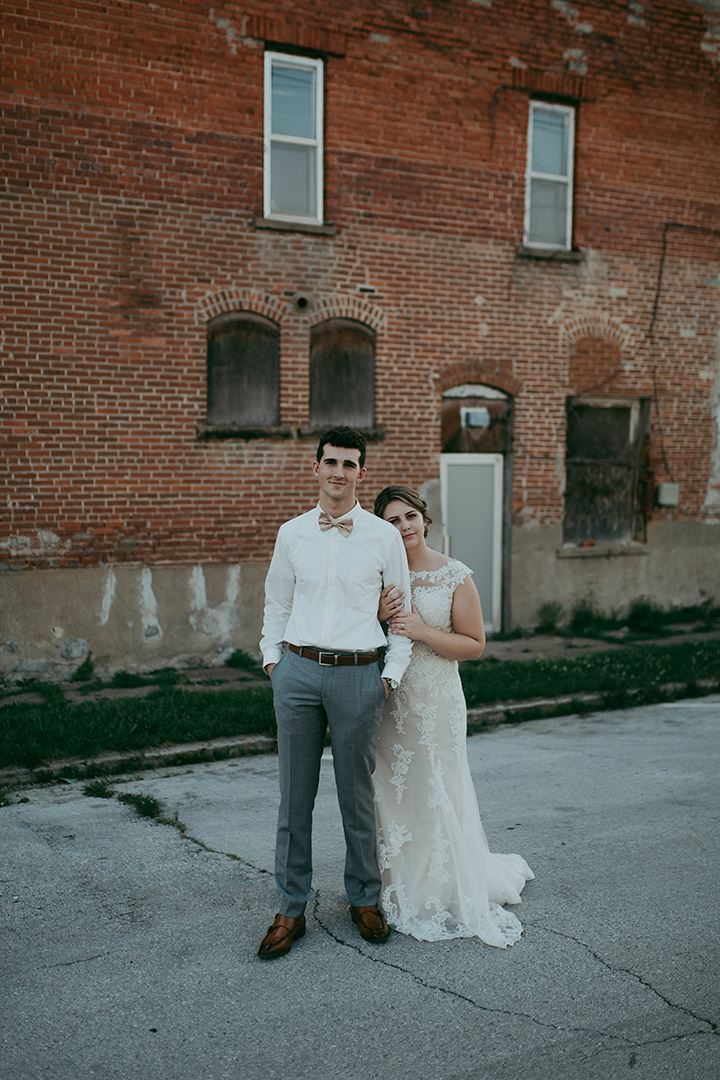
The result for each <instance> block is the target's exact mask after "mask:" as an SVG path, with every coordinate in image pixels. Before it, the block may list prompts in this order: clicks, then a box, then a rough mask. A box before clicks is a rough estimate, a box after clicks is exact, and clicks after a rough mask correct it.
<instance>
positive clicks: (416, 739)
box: [375, 559, 534, 947]
mask: <svg viewBox="0 0 720 1080" xmlns="http://www.w3.org/2000/svg"><path fill="white" fill-rule="evenodd" d="M470 573H471V571H470V569H469V568H468V567H467V566H465V565H464V564H463V563H460V562H458V561H457V560H454V559H451V560H450V561H449V562H447V563H445V564H444V565H443V566H441V567H440V568H439V569H437V570H432V571H427V572H425V571H423V572H411V574H410V580H411V585H412V599H413V603H414V604H415V606H416V607H417V609H418V611H419V612H420V614H421V616H422V618H423V619H424V620H425V622H426V623H427V624H428V625H429V626H433V627H435V628H436V629H438V630H446V631H449V630H452V602H453V595H454V593H455V589H456V588H457V587H458V585H460V584H461V583H462V582H463V581H464V580H465V579H466V578H467V577H468V575H469V574H470ZM466 734H467V710H466V707H465V698H464V696H463V692H462V685H461V683H460V675H459V672H458V665H457V663H456V662H455V661H453V660H446V659H444V658H443V657H441V656H438V655H437V653H434V652H433V651H432V649H430V648H429V647H428V646H427V645H425V644H423V643H422V642H415V644H414V645H413V653H412V660H411V661H410V666H409V667H408V669H407V671H406V673H405V675H404V677H403V680H402V682H401V683H400V686H399V688H398V690H397V691H396V692H395V693H394V694H392V695H391V697H390V699H389V700H388V702H387V703H386V706H385V716H384V720H383V724H382V727H381V731H380V737H379V740H378V747H377V757H376V770H375V807H376V815H377V822H378V838H379V844H378V854H379V860H380V870H381V872H382V881H383V887H382V894H381V903H382V906H383V908H384V909H385V914H386V916H387V918H388V921H389V922H390V924H391V925H392V926H394V927H395V928H396V929H397V930H399V931H400V932H401V933H405V934H410V935H412V936H413V937H416V938H418V939H420V940H421V941H442V940H447V939H450V938H456V937H479V938H481V939H482V940H483V941H486V942H487V943H488V944H490V945H497V946H499V947H505V946H508V945H512V944H513V942H515V941H517V939H518V938H519V937H520V934H521V933H522V927H521V925H520V922H519V921H518V919H517V917H516V916H515V915H514V914H513V913H512V912H510V911H506V910H505V908H503V907H502V905H503V904H517V903H519V902H520V893H521V891H522V889H523V886H524V885H525V882H526V881H528V880H529V879H530V878H532V877H533V876H534V875H533V873H532V870H531V869H530V867H529V866H528V865H527V863H526V862H525V860H524V859H523V858H522V857H521V856H520V855H502V854H496V853H493V852H491V851H490V849H489V848H488V844H487V840H486V838H485V833H484V830H483V827H482V822H481V820H480V813H479V810H478V805H477V798H476V795H475V788H474V785H473V781H472V777H471V775H470V769H469V767H468V763H467V745H466Z"/></svg>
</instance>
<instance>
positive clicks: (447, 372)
mask: <svg viewBox="0 0 720 1080" xmlns="http://www.w3.org/2000/svg"><path fill="white" fill-rule="evenodd" d="M434 377H435V389H436V390H437V392H438V394H439V395H442V394H444V393H445V391H446V390H452V388H453V387H454V386H465V385H466V384H474V385H477V384H482V385H484V386H491V387H494V389H496V390H502V392H503V393H504V394H509V395H510V396H511V397H517V395H518V394H519V392H520V390H521V388H522V383H521V382H520V380H519V379H516V378H515V377H514V376H513V375H511V374H510V373H509V372H506V371H502V370H501V371H498V370H497V369H496V368H495V367H492V368H491V367H489V366H488V365H486V364H483V363H482V361H480V360H472V359H470V360H463V361H461V362H460V363H457V364H451V365H450V367H447V368H443V370H442V371H439V372H435V375H434Z"/></svg>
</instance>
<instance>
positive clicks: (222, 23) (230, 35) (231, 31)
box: [208, 8, 239, 56]
mask: <svg viewBox="0 0 720 1080" xmlns="http://www.w3.org/2000/svg"><path fill="white" fill-rule="evenodd" d="M208 18H209V19H210V21H211V22H212V23H213V25H214V26H216V27H217V28H218V30H222V32H223V33H224V34H225V40H226V41H227V43H228V45H229V46H230V52H231V53H232V54H233V56H237V39H238V37H239V35H238V32H237V30H236V29H235V27H234V26H233V24H232V23H231V22H230V20H229V19H223V18H221V17H220V16H219V15H217V14H216V12H215V9H214V8H210V11H209V12H208Z"/></svg>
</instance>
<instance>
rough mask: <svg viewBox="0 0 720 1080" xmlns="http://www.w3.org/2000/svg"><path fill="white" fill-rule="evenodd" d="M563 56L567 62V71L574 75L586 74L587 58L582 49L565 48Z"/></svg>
mask: <svg viewBox="0 0 720 1080" xmlns="http://www.w3.org/2000/svg"><path fill="white" fill-rule="evenodd" d="M563 57H564V59H565V62H566V63H567V68H568V71H572V72H574V73H575V74H576V75H587V73H588V66H587V60H586V58H585V53H584V52H583V51H582V49H566V50H565V52H564V53H563Z"/></svg>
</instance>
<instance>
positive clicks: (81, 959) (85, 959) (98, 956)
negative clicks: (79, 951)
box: [39, 951, 112, 971]
mask: <svg viewBox="0 0 720 1080" xmlns="http://www.w3.org/2000/svg"><path fill="white" fill-rule="evenodd" d="M111 955H112V953H111V952H109V951H108V952H100V953H96V954H95V955H94V956H80V957H78V959H77V960H61V961H60V962H59V963H57V964H42V965H41V966H40V968H39V970H40V971H49V970H50V969H51V968H63V967H72V966H73V964H88V963H90V961H91V960H100V959H101V958H102V957H103V956H111Z"/></svg>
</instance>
